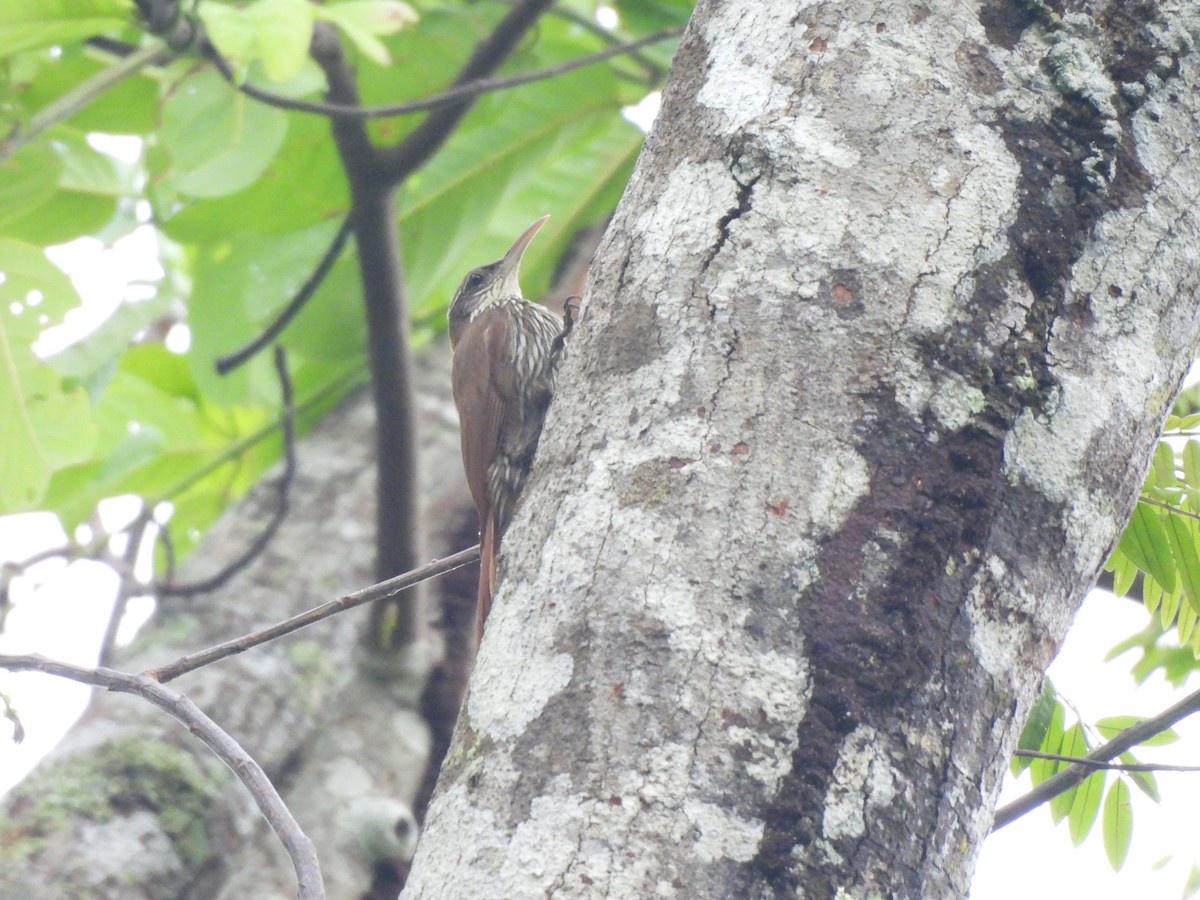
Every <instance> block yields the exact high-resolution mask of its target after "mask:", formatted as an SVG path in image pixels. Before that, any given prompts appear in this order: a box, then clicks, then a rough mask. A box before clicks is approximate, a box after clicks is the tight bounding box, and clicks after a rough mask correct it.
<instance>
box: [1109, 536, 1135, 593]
mask: <svg viewBox="0 0 1200 900" xmlns="http://www.w3.org/2000/svg"><path fill="white" fill-rule="evenodd" d="M1105 568H1106V569H1108V570H1109V571H1110V572H1112V573H1113V593H1114V594H1116V595H1117V596H1118V597H1124V596H1125V595H1126V594H1127V593H1129V589H1130V588H1131V587H1132V586H1133V582H1134V581H1135V580H1136V579H1137V574H1138V567H1137V565H1136V564H1135V563H1134V562H1133V560H1131V559H1130V558H1129V557H1128V556H1126V555H1125V553H1124V552H1122V550H1121V548H1120V547H1119V546H1118V547H1116V548H1115V549H1114V550H1113V552H1112V554H1111V555H1110V556H1109V557H1108V562H1107V563H1106V564H1105Z"/></svg>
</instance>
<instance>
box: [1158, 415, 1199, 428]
mask: <svg viewBox="0 0 1200 900" xmlns="http://www.w3.org/2000/svg"><path fill="white" fill-rule="evenodd" d="M1198 425H1200V413H1193V414H1192V415H1190V416H1182V417H1181V416H1167V421H1166V422H1165V423H1164V424H1163V431H1192V430H1193V429H1195V428H1196V426H1198Z"/></svg>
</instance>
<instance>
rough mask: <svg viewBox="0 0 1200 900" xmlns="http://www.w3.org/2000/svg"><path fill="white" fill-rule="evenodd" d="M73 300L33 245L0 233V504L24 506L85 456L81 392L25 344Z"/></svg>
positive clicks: (91, 435) (0, 507) (91, 434)
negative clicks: (59, 472) (55, 476)
mask: <svg viewBox="0 0 1200 900" xmlns="http://www.w3.org/2000/svg"><path fill="white" fill-rule="evenodd" d="M78 303H79V298H78V295H76V293H75V289H74V287H72V285H71V282H70V279H68V278H67V276H66V275H64V274H63V272H62V271H61V270H60V269H58V268H57V267H56V266H54V265H53V264H52V263H51V262H50V261H49V260H48V259H46V257H45V255H44V254H43V253H42V251H41V249H40V248H38V247H34V246H31V245H29V244H24V243H21V242H19V241H13V240H9V239H6V238H0V435H3V436H4V439H3V440H2V441H0V512H17V511H21V510H27V509H32V508H33V507H34V506H35V505H36V504H37V503H38V502H39V501H40V500H41V499H42V497H43V496H44V494H45V491H46V486H47V485H48V484H49V481H50V476H51V475H52V474H53V473H54V471H55V470H56V469H59V468H61V467H63V466H66V465H69V464H71V463H73V462H75V461H77V460H79V459H84V458H86V457H87V455H88V453H89V452H90V451H91V448H92V445H93V444H94V442H95V437H96V435H95V429H94V428H93V427H92V426H91V424H90V422H89V405H88V398H87V395H86V394H85V393H84V391H83V390H82V389H80V388H78V387H68V386H66V385H65V384H64V382H63V380H62V378H60V377H59V376H58V374H57V373H55V372H54V370H53V369H51V368H50V367H49V366H47V365H46V364H45V363H43V362H41V361H40V360H38V359H37V358H36V357H35V356H34V355H33V351H32V349H31V347H32V345H33V342H34V341H35V340H36V339H37V337H38V335H39V334H40V333H41V331H42V329H43V328H44V327H46V326H48V325H50V324H53V323H55V322H57V321H59V320H60V319H61V317H62V315H63V314H64V313H66V311H67V310H69V309H72V308H74V307H75V306H77V305H78Z"/></svg>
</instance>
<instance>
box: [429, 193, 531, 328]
mask: <svg viewBox="0 0 1200 900" xmlns="http://www.w3.org/2000/svg"><path fill="white" fill-rule="evenodd" d="M549 218H550V217H549V216H542V217H541V218H540V219H538V220H537V221H536V222H534V223H533V224H532V225H530V226H529V227H528V228H526V229H525V230H524V231H522V232H521V236H520V237H518V238H517V239H516V240H515V241H513V245H512V246H511V247H509V248H508V252H507V253H505V254H504V256H502V257H501V258H500V259H498V260H496V261H495V262H491V263H488V264H487V265H486V266H480V267H479V268H477V269H472V270H471V271H470V272H468V273H467V274H466V277H465V278H463V280H462V283H461V284H459V286H458V290H457V291H455V293H454V299H453V300H451V301H450V338H451V340H452V341H453V340H454V339H455V337H456V336H457V333H458V330H459V329H460V328H462V326H464V325H466V323H467V322H469V321H471V320H472V319H473V318H475V316H477V315H478V314H479V313H480V312H481V311H482V310H484V309H486V308H487V307H488V306H490V305H491V304H493V303H498V302H500V301H501V300H512V299H519V298H521V297H523V296H524V295H523V294H522V293H521V282H520V280H519V275H520V269H521V257H522V256H524V255H525V248H526V247H528V246H529V242H530V241H532V240H533V236H534V235H535V234H537V231H538V229H539V228H541V227H542V225H544V224H545V223H546V220H547V219H549Z"/></svg>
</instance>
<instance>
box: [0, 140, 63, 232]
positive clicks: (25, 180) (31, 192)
mask: <svg viewBox="0 0 1200 900" xmlns="http://www.w3.org/2000/svg"><path fill="white" fill-rule="evenodd" d="M0 171H2V172H3V177H0V228H3V226H4V225H5V224H6V223H8V222H9V221H11V220H12V219H14V218H17V217H18V216H21V215H23V214H25V213H28V212H29V211H30V210H35V209H37V208H38V207H39V206H41V205H42V204H43V203H45V202H46V201H47V200H49V199H50V197H51V196H53V194H54V192H55V191H56V190H57V189H58V179H59V176H60V175H61V174H62V162H61V161H60V160H59V158H58V155H57V154H56V153H55V152H54V151H53V150H52V149H51V148H50V147H49V146H48V145H47V144H46V143H44V142H41V141H39V142H37V143H33V144H27V145H25V146H24V147H22V148H21V149H20V150H18V151H17V152H16V153H14V154H13V156H12V157H11V158H10V159H8V160H5V162H4V163H3V168H2V169H0Z"/></svg>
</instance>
